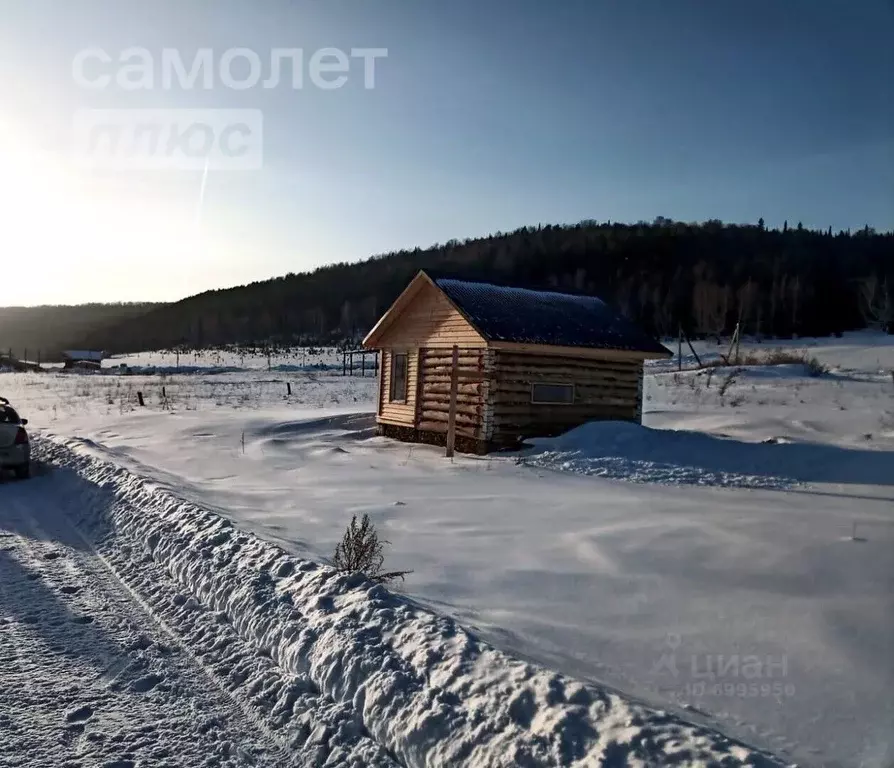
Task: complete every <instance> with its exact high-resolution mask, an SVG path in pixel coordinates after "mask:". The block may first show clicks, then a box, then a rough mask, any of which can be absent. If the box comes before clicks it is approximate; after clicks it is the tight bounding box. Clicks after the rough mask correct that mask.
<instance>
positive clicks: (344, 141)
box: [0, 0, 894, 304]
mask: <svg viewBox="0 0 894 768" xmlns="http://www.w3.org/2000/svg"><path fill="white" fill-rule="evenodd" d="M4 4H5V5H6V6H8V7H4V8H3V15H4V23H3V25H2V27H0V96H2V101H0V128H2V127H4V126H5V132H4V133H3V134H2V142H0V207H2V209H3V210H5V211H6V213H7V219H8V220H9V221H12V222H13V226H12V231H11V232H10V231H9V227H7V231H6V232H5V233H0V248H2V249H3V251H4V252H5V253H9V254H12V255H13V259H12V263H14V264H15V265H16V266H14V267H12V270H13V278H14V279H13V280H12V281H6V285H7V287H6V288H2V287H0V304H9V303H41V302H67V303H76V302H81V301H88V300H133V299H158V300H169V299H176V298H180V297H182V296H186V295H189V294H192V293H195V292H197V291H201V290H205V289H209V288H217V287H225V286H229V285H232V284H238V283H244V282H248V281H251V280H258V279H264V278H267V277H271V276H275V275H279V274H284V273H286V272H299V271H303V270H306V269H309V268H313V267H315V266H317V265H319V264H323V263H327V262H332V261H351V260H355V259H360V258H364V257H366V256H369V255H372V254H374V253H380V252H383V251H388V250H394V249H399V248H403V247H414V246H417V245H418V246H421V247H424V246H427V245H429V244H431V243H434V242H443V241H445V240H448V239H450V238H454V237H455V238H464V237H467V236H475V235H482V234H486V233H489V232H493V231H497V230H504V231H505V230H509V229H513V228H515V227H518V226H522V225H525V224H537V223H541V222H542V223H555V222H574V221H578V220H580V219H584V218H593V219H598V220H604V219H612V220H618V221H637V220H640V219H645V220H652V219H653V218H655V217H656V216H667V217H671V218H677V219H683V220H687V221H690V220H704V219H708V218H720V219H724V220H727V221H735V222H743V221H752V222H756V221H757V219H758V218H759V217H763V218H764V219H765V220H766V222H767V223H768V225H770V226H776V225H781V224H782V221H783V220H784V219H787V220H788V221H789V223H790V224H792V225H794V224H795V223H797V222H798V221H802V222H803V223H804V225H805V226H810V227H823V228H825V227H827V226H832V227H833V228H835V229H839V228H847V227H851V228H858V227H862V226H864V225H865V224H869V225H870V226H874V227H876V228H878V229H892V228H894V88H892V87H891V82H892V80H894V46H892V45H891V40H892V39H894V4H892V2H891V1H890V0H861V1H860V2H859V3H851V4H848V3H845V2H840V1H839V0H753V1H752V2H749V3H733V2H725V1H722V2H708V0H703V1H702V2H694V1H691V0H675V1H673V2H671V1H663V0H630V2H624V3H621V2H613V1H609V0H605V1H604V2H603V1H600V0H562V2H556V3H548V2H534V1H533V0H513V2H508V1H507V2H495V1H492V2H468V1H467V0H458V1H456V2H452V3H444V2H435V1H434V0H413V1H412V2H411V1H410V0H351V1H350V2H348V1H347V0H328V1H327V2H297V1H296V0H293V1H292V2H286V1H285V0H265V2H263V3H249V2H245V1H244V0H239V2H233V1H232V0H189V2H182V1H177V2H171V1H169V0H155V2H151V3H147V2H131V1H129V0H77V2H63V0H53V2H50V1H49V0H29V2H28V3H24V2H18V0H4ZM132 46H136V47H141V48H145V49H146V50H148V51H149V52H150V53H151V54H152V56H153V58H154V63H155V65H156V71H157V72H159V71H160V61H161V57H162V51H163V50H164V49H170V50H174V51H177V53H178V55H179V56H181V58H183V59H184V60H186V61H191V59H192V57H193V56H195V54H196V51H197V50H198V49H201V48H211V49H213V50H214V63H215V70H216V68H217V65H218V64H219V61H220V58H221V56H222V54H223V53H224V52H225V51H226V50H227V49H229V48H234V47H235V48H247V49H251V50H252V51H255V52H256V53H257V54H258V55H259V56H260V58H261V61H262V62H263V78H262V79H264V78H266V77H267V75H268V74H269V69H270V64H269V62H270V58H271V53H272V51H273V50H274V49H280V48H283V49H286V48H302V49H303V50H304V51H305V53H306V55H307V56H310V54H312V53H313V52H314V51H316V50H318V49H320V48H323V47H335V48H340V49H342V50H345V51H350V49H352V48H385V49H387V51H388V55H387V58H385V59H381V60H379V61H378V63H377V70H376V84H375V85H376V87H375V88H373V89H370V90H367V89H365V88H364V87H363V78H362V70H361V68H360V66H359V63H358V64H356V65H354V66H352V68H351V71H350V73H349V79H348V82H347V84H346V85H345V86H344V87H343V88H340V89H336V90H328V91H324V90H320V89H319V88H316V87H314V86H313V84H312V83H309V82H308V81H307V80H305V85H304V87H303V88H302V89H300V90H296V89H292V88H291V87H290V85H291V84H290V82H289V81H288V80H286V81H284V82H283V83H282V84H281V85H280V86H279V87H278V88H274V89H265V88H262V87H261V86H260V85H258V86H257V87H254V88H249V89H246V90H242V91H235V90H232V89H228V88H226V87H224V86H223V85H222V84H221V83H220V80H219V77H218V76H217V72H216V71H215V87H214V88H212V89H211V90H207V91H206V90H201V89H189V90H184V89H181V88H174V89H172V90H165V89H162V88H160V87H154V88H152V89H145V90H138V91H126V90H123V89H121V88H118V87H116V86H115V85H114V84H112V85H111V86H110V87H109V88H106V89H104V90H85V89H84V88H81V87H79V85H78V84H77V83H76V82H75V80H74V78H73V75H72V61H73V59H74V57H75V56H76V55H77V53H78V52H79V51H82V50H84V49H87V48H94V47H98V48H102V49H104V50H106V51H107V52H108V53H109V54H110V55H111V56H112V57H113V58H115V57H117V55H118V54H119V53H120V52H121V51H122V50H124V49H126V48H128V47H132ZM93 66H94V69H93V70H91V72H100V71H103V72H106V73H108V74H111V75H113V76H114V75H115V73H116V72H117V70H118V65H117V64H115V63H113V64H111V65H108V66H105V67H104V68H103V66H102V65H101V63H98V62H94V64H93ZM95 108H104V109H110V108H114V109H143V108H171V109H187V108H188V109H257V110H261V111H262V112H263V117H264V136H263V141H264V143H263V150H264V159H263V166H262V168H261V169H260V170H255V171H226V170H212V171H210V172H209V174H208V177H207V182H206V184H205V188H204V195H203V203H202V206H201V208H202V214H201V219H200V221H197V214H196V211H197V210H198V206H199V197H200V196H201V195H202V192H201V190H202V176H203V174H202V173H201V172H200V171H195V170H180V171H171V170H167V171H161V170H156V171H150V172H139V173H137V172H133V171H130V172H116V173H108V172H105V173H98V172H85V171H83V170H74V169H73V168H72V166H71V151H70V146H71V123H72V116H73V114H74V113H75V111H77V110H81V109H95ZM35 169H36V170H35ZM4 262H5V264H4V267H5V269H7V270H8V269H10V268H9V267H7V266H6V264H8V263H10V260H9V259H6V258H5V259H4ZM10 285H14V286H15V289H13V288H11V287H9V286H10ZM4 291H5V292H4Z"/></svg>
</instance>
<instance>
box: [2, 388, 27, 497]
mask: <svg viewBox="0 0 894 768" xmlns="http://www.w3.org/2000/svg"><path fill="white" fill-rule="evenodd" d="M27 425H28V419H23V418H21V417H20V416H19V414H18V413H17V412H16V410H15V409H14V408H13V407H12V406H11V405H10V404H9V400H7V399H6V398H5V397H0V470H3V469H11V470H12V471H13V472H14V473H15V476H16V477H17V478H18V479H19V480H24V479H26V478H28V477H30V475H31V440H30V439H29V437H28V433H27V432H26V431H25V427H26V426H27Z"/></svg>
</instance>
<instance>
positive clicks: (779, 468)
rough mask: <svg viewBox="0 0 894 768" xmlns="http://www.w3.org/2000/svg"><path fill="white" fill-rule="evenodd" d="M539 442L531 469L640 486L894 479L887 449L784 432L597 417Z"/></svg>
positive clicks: (526, 457) (525, 457)
mask: <svg viewBox="0 0 894 768" xmlns="http://www.w3.org/2000/svg"><path fill="white" fill-rule="evenodd" d="M531 445H532V448H530V449H528V450H527V451H525V452H524V453H523V454H521V456H520V457H519V461H520V462H522V463H524V464H527V465H529V466H533V467H539V468H542V469H552V470H561V471H566V472H576V473H579V474H584V475H598V476H601V477H606V478H609V479H619V480H627V481H630V482H638V483H662V484H668V485H712V486H729V487H741V488H777V489H781V488H790V487H793V486H796V485H799V484H802V483H819V482H831V483H835V482H837V483H856V484H860V483H865V484H883V485H888V484H890V483H891V482H892V478H894V474H892V470H894V464H892V461H891V456H890V454H889V453H887V452H885V451H874V450H857V449H852V448H845V447H841V446H835V445H827V444H819V443H802V442H795V441H793V440H790V439H788V438H778V437H769V438H767V439H766V440H764V441H762V442H757V443H750V442H743V441H741V440H736V439H733V438H729V437H723V436H720V435H712V434H707V433H704V432H690V431H687V430H673V429H653V428H650V427H644V426H640V425H639V424H633V423H630V422H622V421H601V422H590V423H589V424H584V425H583V426H580V427H578V428H577V429H574V430H572V431H570V432H567V433H565V434H564V435H561V436H560V437H554V438H541V439H537V440H532V441H531Z"/></svg>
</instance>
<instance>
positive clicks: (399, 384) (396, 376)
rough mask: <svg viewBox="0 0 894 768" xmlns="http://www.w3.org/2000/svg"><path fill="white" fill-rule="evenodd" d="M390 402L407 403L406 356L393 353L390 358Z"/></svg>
mask: <svg viewBox="0 0 894 768" xmlns="http://www.w3.org/2000/svg"><path fill="white" fill-rule="evenodd" d="M391 402H392V403H405V402H407V354H406V353H405V352H403V353H400V352H398V353H394V354H392V356H391Z"/></svg>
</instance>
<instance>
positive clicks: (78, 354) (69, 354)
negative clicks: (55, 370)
mask: <svg viewBox="0 0 894 768" xmlns="http://www.w3.org/2000/svg"><path fill="white" fill-rule="evenodd" d="M62 356H63V357H65V358H67V359H69V360H87V361H92V362H97V363H99V362H102V360H103V359H105V354H104V353H103V352H100V351H99V350H95V349H66V350H65V351H64V352H63V353H62Z"/></svg>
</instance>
